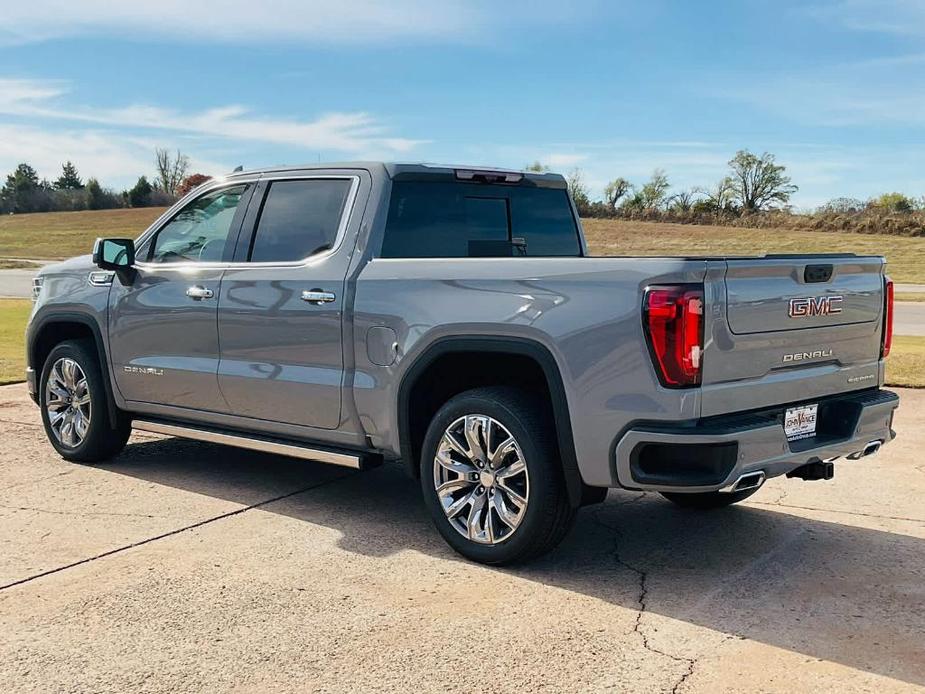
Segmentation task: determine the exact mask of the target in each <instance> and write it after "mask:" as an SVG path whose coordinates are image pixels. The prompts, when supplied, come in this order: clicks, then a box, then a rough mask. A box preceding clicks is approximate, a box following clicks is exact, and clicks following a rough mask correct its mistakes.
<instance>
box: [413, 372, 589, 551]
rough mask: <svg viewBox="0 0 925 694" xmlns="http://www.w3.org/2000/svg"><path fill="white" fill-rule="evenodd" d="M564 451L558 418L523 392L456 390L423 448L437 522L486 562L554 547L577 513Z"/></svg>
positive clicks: (454, 542) (425, 484)
mask: <svg viewBox="0 0 925 694" xmlns="http://www.w3.org/2000/svg"><path fill="white" fill-rule="evenodd" d="M557 452H558V445H557V442H556V438H555V436H554V434H553V426H552V423H551V422H550V421H548V417H547V416H546V415H545V413H544V412H543V411H542V410H541V409H540V408H538V407H537V406H536V405H535V404H534V403H533V402H532V401H531V399H530V397H529V396H527V395H526V394H524V393H523V392H521V391H519V390H517V389H514V388H507V387H489V388H478V389H475V390H470V391H467V392H465V393H462V394H460V395H457V396H455V397H454V398H452V399H451V400H449V401H448V402H447V403H446V404H445V405H444V406H443V407H441V408H440V410H439V411H438V412H437V414H436V415H435V416H434V418H433V420H432V421H431V423H430V427H429V428H428V430H427V435H426V437H425V440H424V446H423V451H422V455H421V486H422V488H423V492H424V499H425V501H426V503H427V506H428V508H429V510H430V513H431V516H432V518H433V521H434V524H435V525H436V526H437V530H438V531H439V532H440V534H441V535H442V536H443V538H444V539H445V540H446V541H447V542H448V543H449V544H450V546H451V547H453V549H455V550H456V551H457V552H459V553H460V554H462V555H463V556H465V557H467V558H469V559H472V560H474V561H478V562H481V563H484V564H510V563H514V562H521V561H526V560H529V559H532V558H534V557H537V556H539V555H541V554H543V553H545V552H548V551H549V550H550V549H552V548H553V547H555V546H556V545H557V544H558V543H559V542H560V541H561V540H562V538H563V537H565V535H566V533H567V532H568V531H569V529H570V528H571V525H572V523H573V521H574V519H575V509H573V508H572V507H571V505H570V504H569V501H568V495H567V493H566V489H565V482H564V479H563V477H562V470H561V465H560V463H559V460H558V455H557Z"/></svg>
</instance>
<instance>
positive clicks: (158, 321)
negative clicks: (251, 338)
mask: <svg viewBox="0 0 925 694" xmlns="http://www.w3.org/2000/svg"><path fill="white" fill-rule="evenodd" d="M252 186H253V184H250V183H240V184H237V185H232V186H227V187H221V188H215V189H212V190H210V191H207V192H205V193H203V194H202V195H200V196H198V197H197V198H195V199H194V200H193V201H191V202H190V203H189V204H187V205H185V206H184V207H183V208H182V209H181V210H180V211H179V212H177V214H176V215H174V216H173V217H172V218H170V219H169V220H168V221H167V222H166V223H165V224H164V225H163V226H161V227H160V228H159V229H158V230H157V231H156V232H155V233H154V234H153V235H152V236H150V237H149V238H148V239H147V240H146V241H144V242H143V243H142V244H140V245H139V248H138V253H137V264H136V267H135V271H134V277H132V278H131V279H127V280H125V281H124V282H123V281H122V280H120V279H119V278H118V277H117V278H114V279H113V287H112V291H111V292H110V299H109V302H110V304H109V349H110V353H111V355H112V362H113V370H114V372H115V380H116V385H117V387H118V389H119V392H120V393H121V394H122V397H124V398H125V399H126V400H130V401H135V402H144V403H154V404H160V405H174V406H176V407H185V408H195V409H197V410H211V411H216V412H223V411H225V410H227V407H226V405H225V401H224V400H223V398H222V395H221V391H220V390H219V387H218V377H217V373H218V361H219V349H218V328H217V325H216V319H217V313H218V301H219V295H220V293H221V282H222V274H223V272H224V267H225V266H226V263H227V262H228V261H229V260H230V258H231V255H232V254H233V252H234V244H235V242H236V240H237V233H238V231H239V229H240V226H241V220H242V219H243V216H244V210H245V208H246V206H247V200H248V198H249V195H250V189H251V188H252Z"/></svg>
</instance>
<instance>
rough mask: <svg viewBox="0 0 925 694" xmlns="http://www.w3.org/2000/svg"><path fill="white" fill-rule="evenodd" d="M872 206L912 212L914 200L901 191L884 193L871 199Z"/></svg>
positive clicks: (892, 210) (890, 210) (893, 210)
mask: <svg viewBox="0 0 925 694" xmlns="http://www.w3.org/2000/svg"><path fill="white" fill-rule="evenodd" d="M873 206H874V207H879V208H881V209H884V210H887V211H889V212H912V210H914V209H915V200H913V199H912V198H910V197H908V196H907V195H903V194H902V193H884V194H883V195H881V196H880V197H878V198H875V199H874V200H873Z"/></svg>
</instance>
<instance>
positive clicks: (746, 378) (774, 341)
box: [701, 255, 884, 416]
mask: <svg viewBox="0 0 925 694" xmlns="http://www.w3.org/2000/svg"><path fill="white" fill-rule="evenodd" d="M883 268H884V261H883V259H882V258H879V257H856V256H811V255H806V256H768V257H765V258H753V259H745V258H742V259H728V260H725V261H711V262H710V265H709V268H708V272H707V281H706V289H707V297H706V299H707V305H708V307H709V309H708V311H707V315H706V316H705V337H706V340H705V345H704V359H703V381H702V383H703V390H702V402H701V412H702V416H711V415H714V414H721V413H725V412H734V411H744V410H749V409H756V408H760V407H766V406H768V405H776V404H784V403H793V402H800V401H805V400H810V399H816V398H821V397H825V396H829V395H837V394H839V393H843V392H847V391H852V390H859V389H863V388H871V387H876V386H877V385H879V384H880V383H881V381H882V369H881V359H880V348H881V335H882V332H883V314H884V276H883Z"/></svg>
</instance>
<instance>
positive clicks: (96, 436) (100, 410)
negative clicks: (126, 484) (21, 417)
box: [39, 340, 132, 463]
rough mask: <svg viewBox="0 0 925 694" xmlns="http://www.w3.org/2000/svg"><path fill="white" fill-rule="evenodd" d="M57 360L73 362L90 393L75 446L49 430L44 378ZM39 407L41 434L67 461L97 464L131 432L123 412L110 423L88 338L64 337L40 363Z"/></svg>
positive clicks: (119, 447) (118, 449)
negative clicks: (83, 427) (83, 431)
mask: <svg viewBox="0 0 925 694" xmlns="http://www.w3.org/2000/svg"><path fill="white" fill-rule="evenodd" d="M61 359H71V360H73V361H75V362H77V365H78V366H79V367H80V370H81V371H82V372H83V375H84V377H85V378H86V382H87V387H86V392H87V393H89V396H90V405H89V407H90V410H89V412H90V417H89V426H88V427H87V430H86V434H85V435H84V436H83V438H82V440H80V442H79V443H77V444H76V445H67V444H65V443H64V442H63V441H60V440H59V439H58V436H57V435H56V433H55V431H54V430H53V429H52V424H51V421H50V415H49V410H48V406H47V402H46V399H47V387H46V386H47V384H48V379H49V377H50V375H51V371H52V368H53V367H54V366H55V364H56V363H57V362H58V361H59V360H61ZM39 406H40V408H41V412H42V423H43V424H44V426H45V435H46V436H47V437H48V440H49V442H51V445H52V446H54V448H55V450H56V451H58V453H59V454H60V455H61V457H62V458H64V459H65V460H69V461H71V462H75V463H100V462H103V461H105V460H109V459H110V458H112V457H113V456H115V455H118V454H119V452H121V451H122V449H123V448H125V443H126V441H128V437H129V435H130V434H131V433H132V423H131V420H130V419H129V417H128V416H127V415H126V414H125V413H123V412H119V413H118V416H117V419H118V421H117V424H116V426H115V427H113V426H112V422H111V421H110V417H109V395H108V393H107V391H106V385H105V383H104V381H103V374H102V372H101V371H100V362H99V358H98V357H97V354H96V348H95V345H94V344H93V343H92V342H90V341H88V340H67V341H66V342H62V343H60V344H59V345H56V346H55V347H54V348H53V349H52V350H51V352H50V353H49V355H48V358H47V359H46V360H45V364H44V365H43V366H42V374H41V378H40V379H39Z"/></svg>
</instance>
